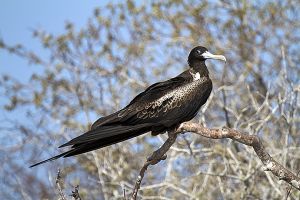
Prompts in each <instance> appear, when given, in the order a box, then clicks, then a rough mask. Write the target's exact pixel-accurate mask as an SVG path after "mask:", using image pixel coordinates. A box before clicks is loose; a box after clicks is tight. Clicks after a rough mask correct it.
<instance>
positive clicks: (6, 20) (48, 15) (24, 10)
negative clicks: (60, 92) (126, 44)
mask: <svg viewBox="0 0 300 200" xmlns="http://www.w3.org/2000/svg"><path fill="white" fill-rule="evenodd" d="M108 2H113V1H108V0H100V1H99V0H98V1H97V0H89V1H73V0H51V1H50V0H48V1H40V0H26V1H20V0H2V1H1V3H0V39H3V40H4V41H5V42H6V43H7V44H9V45H14V44H18V43H20V44H24V46H27V47H28V46H29V47H30V48H31V50H33V51H39V53H38V54H39V55H41V56H42V55H43V52H41V51H42V49H41V48H40V46H39V42H38V41H37V40H36V39H34V38H33V37H32V31H33V30H34V29H39V28H40V29H43V30H47V31H48V32H51V33H54V34H55V33H61V32H62V31H63V29H64V24H65V22H66V21H70V22H73V23H74V24H75V26H76V27H77V28H79V27H82V26H84V24H85V23H86V21H87V19H88V17H90V16H91V15H92V13H93V10H94V8H95V7H101V6H104V5H105V4H107V3H108ZM34 69H35V68H34V67H33V66H31V67H30V68H28V63H27V62H26V61H25V60H23V59H21V58H19V57H17V56H13V55H10V54H8V53H7V52H5V51H3V50H1V49H0V74H3V73H5V74H10V75H12V76H14V77H16V78H18V79H20V77H22V78H24V79H25V80H26V79H28V78H29V77H30V75H31V73H32V71H31V70H34Z"/></svg>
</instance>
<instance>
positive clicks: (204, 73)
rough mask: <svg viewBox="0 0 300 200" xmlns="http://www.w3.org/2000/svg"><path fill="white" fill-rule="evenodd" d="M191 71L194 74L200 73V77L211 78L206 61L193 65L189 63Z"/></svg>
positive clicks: (193, 63)
mask: <svg viewBox="0 0 300 200" xmlns="http://www.w3.org/2000/svg"><path fill="white" fill-rule="evenodd" d="M189 65H190V68H191V69H190V70H191V72H193V73H199V74H200V77H209V72H208V69H207V67H206V65H205V61H195V62H192V63H189Z"/></svg>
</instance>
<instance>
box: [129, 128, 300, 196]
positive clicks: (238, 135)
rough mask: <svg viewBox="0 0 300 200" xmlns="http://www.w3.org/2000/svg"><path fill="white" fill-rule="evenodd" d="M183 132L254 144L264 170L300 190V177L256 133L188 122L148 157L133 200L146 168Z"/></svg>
mask: <svg viewBox="0 0 300 200" xmlns="http://www.w3.org/2000/svg"><path fill="white" fill-rule="evenodd" d="M182 132H193V133H195V134H198V135H201V136H203V137H206V138H211V139H223V138H230V139H232V140H235V141H237V142H239V143H242V144H245V145H248V146H252V147H253V149H254V151H255V152H256V154H257V156H258V157H259V159H260V160H261V161H262V163H263V164H264V167H263V170H264V171H271V172H272V173H273V174H274V175H275V176H277V177H278V178H279V179H280V180H284V181H286V182H287V183H289V184H290V185H291V186H293V187H294V188H296V189H298V190H300V178H299V177H297V176H296V175H295V174H293V173H292V172H291V171H289V170H288V169H286V168H285V167H283V166H282V165H281V164H279V163H278V162H277V161H275V160H274V159H273V158H272V157H271V156H270V154H268V152H267V151H266V150H265V147H264V146H263V144H262V142H261V141H260V139H259V138H258V137H257V136H256V135H249V134H245V133H242V132H239V131H237V130H235V129H231V128H221V129H209V128H206V127H204V126H202V125H201V124H197V123H191V122H186V123H182V124H181V125H180V126H179V128H178V129H177V130H175V131H173V132H171V133H169V138H168V139H167V140H166V141H165V143H164V144H163V145H162V146H161V147H160V148H159V149H158V150H156V151H155V152H153V154H152V155H151V156H150V157H149V158H148V159H147V161H146V162H145V164H144V165H143V167H142V169H141V170H140V173H139V176H138V178H137V181H136V183H135V187H134V189H133V192H132V195H131V199H132V200H135V199H136V197H137V193H138V191H139V189H140V185H141V182H142V180H143V178H144V175H145V172H146V170H147V169H148V166H149V165H155V164H157V163H158V162H160V161H161V160H165V159H166V158H167V155H166V153H167V151H168V150H169V149H170V147H171V146H172V145H173V144H174V142H175V140H176V138H177V135H178V133H182Z"/></svg>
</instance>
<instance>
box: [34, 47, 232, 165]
mask: <svg viewBox="0 0 300 200" xmlns="http://www.w3.org/2000/svg"><path fill="white" fill-rule="evenodd" d="M207 59H217V60H223V61H225V62H226V58H225V57H224V56H223V55H213V54H211V53H210V52H209V51H208V50H207V49H206V48H205V47H202V46H197V47H195V48H193V49H192V51H191V52H190V54H189V56H188V64H189V69H187V70H186V71H184V72H183V73H181V74H179V75H178V76H176V77H174V78H171V79H169V80H167V81H163V82H158V83H155V84H153V85H151V86H149V87H148V88H147V89H146V90H145V91H144V92H142V93H140V94H138V95H137V96H136V97H135V98H134V99H133V100H132V101H131V102H130V103H129V104H128V105H127V106H126V107H125V108H123V109H121V110H119V111H117V112H115V113H113V114H111V115H108V116H105V117H101V118H100V119H98V120H97V121H96V122H94V123H93V125H92V126H91V129H90V130H89V131H87V132H86V133H84V134H82V135H80V136H78V137H76V138H74V139H72V140H70V141H69V142H67V143H65V144H63V145H61V146H60V147H66V146H71V149H70V150H69V151H66V152H64V153H62V154H59V155H57V156H54V157H52V158H49V159H47V160H44V161H41V162H39V163H36V164H34V165H32V166H30V167H34V166H37V165H40V164H42V163H45V162H48V161H52V160H56V159H58V158H60V157H70V156H74V155H78V154H82V153H86V152H89V151H93V150H96V149H99V148H102V147H106V146H109V145H112V144H115V143H118V142H122V141H124V140H128V139H130V138H133V137H137V136H139V135H141V134H144V133H146V132H150V131H151V132H152V134H153V135H157V134H160V133H164V132H167V131H168V130H171V129H174V128H176V127H177V126H179V125H180V124H181V123H182V122H185V121H189V120H191V119H192V118H194V117H195V115H196V114H197V112H198V111H199V109H200V107H201V106H202V105H203V104H205V103H206V101H207V99H208V97H209V95H210V93H211V90H212V81H211V79H210V78H209V72H208V69H207V67H206V65H205V60H207Z"/></svg>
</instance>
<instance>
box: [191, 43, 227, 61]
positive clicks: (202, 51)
mask: <svg viewBox="0 0 300 200" xmlns="http://www.w3.org/2000/svg"><path fill="white" fill-rule="evenodd" d="M206 59H215V60H223V61H225V62H226V58H225V56H223V55H214V54H212V53H210V52H209V51H208V50H207V48H205V47H202V46H197V47H195V48H193V49H192V51H191V52H190V54H189V58H188V63H189V64H191V63H195V62H199V61H200V62H204V61H205V60H206Z"/></svg>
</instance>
